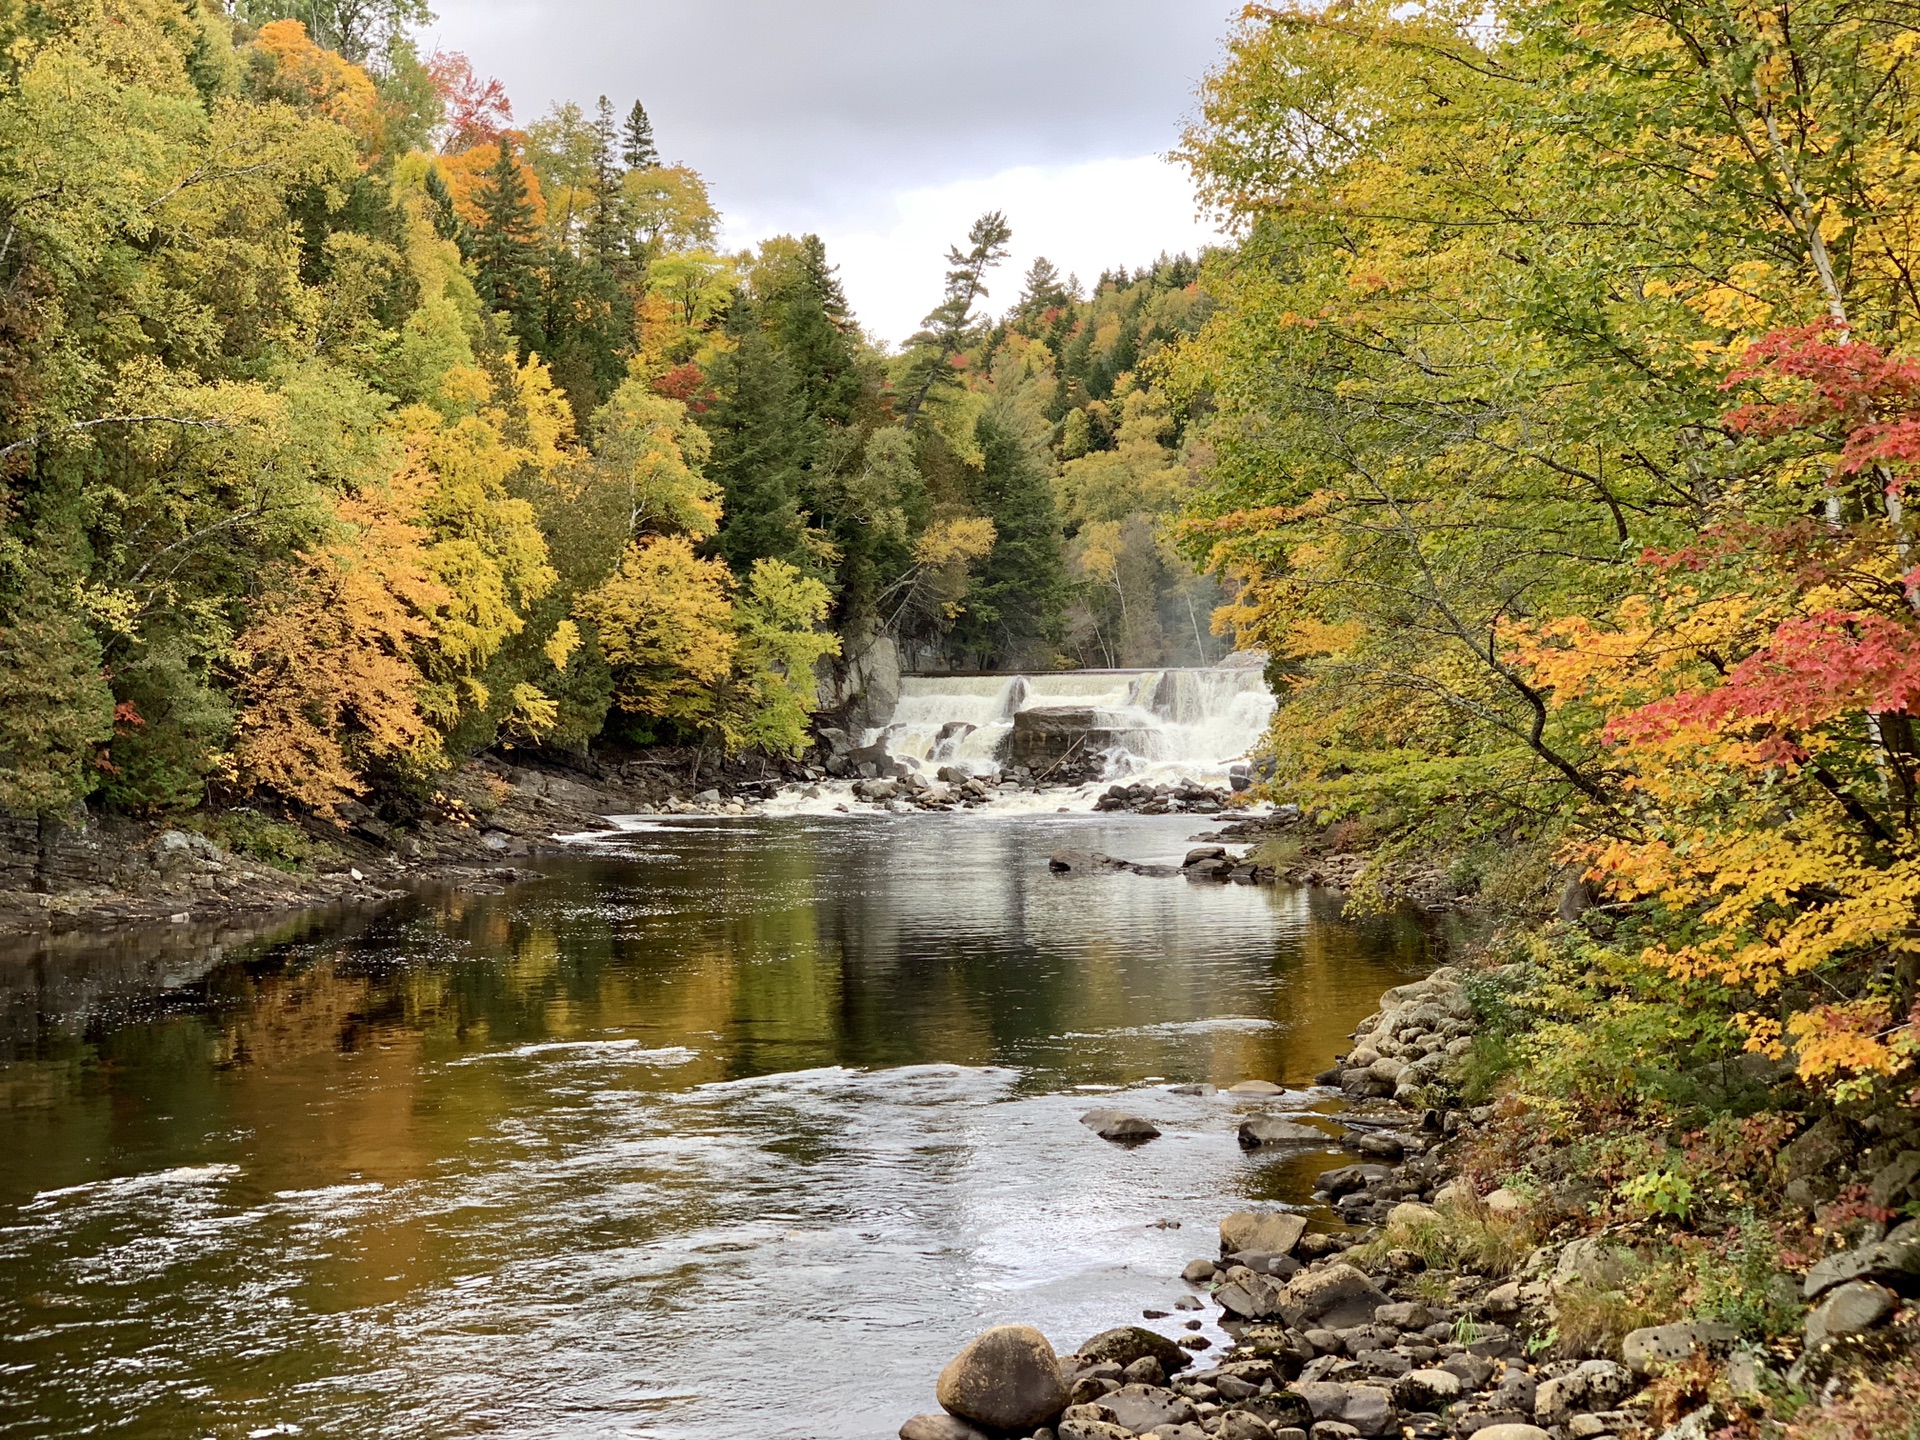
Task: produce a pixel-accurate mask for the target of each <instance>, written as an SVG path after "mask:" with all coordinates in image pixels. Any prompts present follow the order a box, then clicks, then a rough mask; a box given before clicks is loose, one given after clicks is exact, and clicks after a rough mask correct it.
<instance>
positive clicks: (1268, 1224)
mask: <svg viewBox="0 0 1920 1440" xmlns="http://www.w3.org/2000/svg"><path fill="white" fill-rule="evenodd" d="M1306 1229H1307V1217H1306V1216H1304V1215H1296V1214H1294V1213H1293V1211H1291V1210H1236V1211H1235V1212H1234V1213H1233V1214H1231V1215H1229V1216H1227V1218H1226V1219H1224V1220H1222V1221H1221V1222H1220V1253H1221V1254H1222V1255H1238V1254H1240V1253H1242V1252H1243V1251H1252V1252H1254V1253H1256V1254H1260V1255H1291V1254H1292V1253H1293V1247H1294V1246H1295V1245H1297V1244H1298V1243H1299V1242H1300V1237H1301V1236H1302V1235H1303V1234H1305V1233H1306Z"/></svg>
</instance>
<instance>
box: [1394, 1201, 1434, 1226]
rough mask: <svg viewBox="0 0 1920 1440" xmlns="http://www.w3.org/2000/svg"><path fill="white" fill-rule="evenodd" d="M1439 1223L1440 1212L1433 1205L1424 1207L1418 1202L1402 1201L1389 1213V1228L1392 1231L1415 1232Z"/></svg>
mask: <svg viewBox="0 0 1920 1440" xmlns="http://www.w3.org/2000/svg"><path fill="white" fill-rule="evenodd" d="M1439 1223H1440V1212H1439V1211H1438V1210H1436V1209H1434V1208H1433V1207H1432V1206H1431V1205H1422V1204H1421V1203H1420V1202H1419V1201H1418V1200H1402V1201H1401V1202H1400V1203H1399V1204H1398V1205H1396V1206H1394V1207H1393V1209H1391V1210H1389V1211H1388V1212H1387V1228H1388V1229H1390V1230H1392V1229H1398V1230H1414V1229H1418V1228H1420V1227H1422V1226H1427V1225H1438V1224H1439Z"/></svg>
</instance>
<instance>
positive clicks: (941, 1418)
mask: <svg viewBox="0 0 1920 1440" xmlns="http://www.w3.org/2000/svg"><path fill="white" fill-rule="evenodd" d="M900 1440H987V1437H986V1435H985V1433H984V1432H982V1431H979V1430H976V1429H974V1428H973V1426H971V1425H969V1424H968V1423H967V1422H966V1421H964V1420H962V1419H960V1418H959V1417H958V1416H957V1415H916V1416H914V1417H913V1418H912V1419H911V1420H909V1421H907V1423H906V1424H904V1425H902V1426H901V1427H900Z"/></svg>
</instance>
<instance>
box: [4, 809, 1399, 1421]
mask: <svg viewBox="0 0 1920 1440" xmlns="http://www.w3.org/2000/svg"><path fill="white" fill-rule="evenodd" d="M1193 828H1194V821H1193V820H1192V819H1190V818H1186V819H1183V818H1181V817H1164V818H1159V819H1145V818H1140V817H1116V818H1112V819H1105V818H1103V819H1099V820H1094V819H1090V818H1088V817H1073V818H1072V819H1067V818H1065V817H1062V818H1061V819H1060V820H1057V821H1054V820H1046V819H1040V820H1034V819H1026V820H1019V821H1009V820H1007V819H1004V818H1001V819H985V818H982V819H969V818H967V817H963V816H945V817H937V818H927V817H902V818H899V819H874V820H844V821H838V822H835V823H827V822H822V821H806V820H793V821H785V822H762V823H742V824H734V825H712V824H707V825H701V824H696V823H687V824H680V825H672V826H660V827H654V828H648V829H643V830H639V831H636V832H635V833H633V834H631V835H629V836H627V837H624V838H623V839H622V840H621V842H620V843H619V844H618V845H616V846H611V847H607V848H606V850H605V851H604V852H602V853H598V854H595V855H591V856H586V857H583V858H581V859H579V860H573V861H567V862H564V863H558V864H554V865H551V866H549V867H547V868H548V869H549V872H550V873H549V874H548V875H547V876H546V878H544V879H542V880H540V881H538V882H534V883H530V884H528V885H525V886H521V887H517V888H516V889H515V890H514V891H513V892H512V893H510V894H506V895H495V894H479V893H463V892H461V891H459V890H455V889H447V890H443V891H438V892H433V893H428V894H424V895H422V896H420V897H419V898H418V899H417V900H414V901H410V902H407V903H406V904H404V905H402V906H400V907H396V908H393V909H390V910H387V911H384V912H380V913H377V914H369V913H364V912H362V913H350V914H340V915H335V916H330V917H320V918H318V919H309V920H307V921H303V922H298V923H295V924H291V925H287V926H283V927H281V928H279V929H277V930H275V931H272V932H270V933H264V934H258V935H252V936H248V935H244V934H234V933H229V934H227V935H226V936H224V937H223V938H217V939H213V938H209V937H181V936H179V935H177V934H176V935H167V936H152V935H150V936H145V937H138V938H136V939H134V940H131V941H126V942H121V943H120V944H118V945H109V946H102V947H97V948H96V949H94V950H93V951H89V952H85V953H81V954H49V953H37V952H30V953H24V954H22V955H20V956H17V957H15V959H14V960H12V961H11V962H7V963H0V986H4V999H5V1002H6V1004H5V1015H6V1017H7V1019H6V1029H5V1031H4V1044H5V1046H6V1049H5V1051H4V1053H5V1055H6V1056H7V1059H6V1061H5V1062H4V1063H0V1107H3V1108H0V1145H4V1147H5V1152H4V1153H5V1154H6V1155H7V1156H8V1157H9V1163H8V1164H7V1166H6V1167H5V1169H4V1173H0V1261H4V1265H3V1266H0V1332H4V1335H5V1340H4V1342H3V1343H4V1348H0V1367H4V1368H3V1370H0V1373H5V1374H6V1376H7V1381H6V1383H5V1385H3V1386H0V1434H20V1435H34V1436H64V1435H77V1434H80V1433H83V1432H86V1431H89V1430H93V1429H100V1428H104V1429H110V1430H112V1431H113V1432H114V1433H118V1434H126V1435H141V1436H147V1435H151V1436H181V1435H209V1436H219V1437H226V1436H242V1435H255V1434H263V1433H282V1434H311V1435H328V1436H388V1435H393V1436H401V1435H405V1436H408V1437H418V1436H440V1435H465V1434H472V1433H477V1432H486V1433H497V1434H505V1435H512V1436H601V1435H607V1436H612V1435H623V1436H630V1435H648V1436H661V1437H719V1436H737V1435H740V1434H743V1433H745V1434H752V1435H755V1436H756V1437H865V1436H874V1437H879V1436H885V1435H890V1434H891V1433H892V1432H893V1429H894V1427H896V1426H897V1425H898V1424H899V1421H900V1419H901V1418H902V1417H903V1416H904V1415H906V1414H908V1413H911V1412H912V1411H913V1410H914V1409H916V1408H925V1407H926V1405H927V1404H928V1403H929V1402H930V1399H931V1389H930V1386H931V1377H932V1375H933V1374H934V1372H935V1370H937V1368H938V1365H939V1363H940V1362H941V1361H942V1360H943V1359H944V1358H945V1356H946V1355H947V1354H949V1353H951V1351H952V1350H953V1349H954V1348H956V1346H957V1345H958V1344H959V1343H960V1341H961V1340H962V1339H964V1337H965V1336H966V1335H967V1334H969V1333H971V1332H972V1331H974V1330H976V1329H978V1328H980V1327H981V1326H982V1325H984V1324H988V1323H993V1322H994V1321H997V1320H1002V1319H1010V1318H1019V1319H1025V1320H1029V1321H1032V1322H1034V1323H1038V1324H1040V1325H1041V1326H1042V1328H1043V1329H1045V1330H1047V1332H1048V1333H1049V1334H1050V1335H1052V1336H1053V1338H1054V1339H1055V1340H1056V1341H1057V1342H1060V1343H1062V1344H1063V1345H1071V1344H1072V1343H1074V1342H1075V1341H1077V1340H1079V1339H1081V1338H1083V1337H1084V1336H1085V1335H1086V1334H1087V1333H1090V1332H1091V1331H1092V1330H1094V1329H1098V1328H1103V1327H1104V1326H1105V1325H1107V1324H1109V1323H1112V1322H1113V1321H1114V1320H1115V1319H1116V1318H1118V1317H1120V1316H1122V1315H1124V1314H1125V1313H1126V1312H1127V1311H1129V1310H1137V1309H1138V1308H1140V1307H1141V1306H1142V1305H1147V1304H1153V1303H1156V1302H1158V1303H1162V1304H1164V1302H1165V1301H1166V1300H1167V1299H1168V1298H1170V1297H1171V1296H1172V1295H1173V1294H1175V1293H1178V1290H1179V1288H1180V1287H1179V1286H1178V1285H1177V1282H1175V1281H1174V1280H1173V1277H1174V1276H1175V1275H1177V1272H1178V1270H1179V1267H1180V1265H1181V1264H1182V1263H1183V1262H1184V1261H1185V1260H1186V1259H1187V1258H1189V1257H1190V1256H1191V1255H1194V1254H1199V1253H1204V1252H1206V1251H1207V1250H1209V1249H1210V1248H1211V1225H1212V1223H1213V1221H1214V1220H1215V1219H1217V1217H1218V1215H1219V1214H1220V1213H1221V1212H1222V1211H1223V1210H1224V1209H1225V1208H1228V1207H1229V1206H1230V1205H1231V1204H1232V1203H1233V1202H1234V1201H1236V1200H1239V1199H1242V1198H1245V1197H1249V1196H1252V1197H1257V1198H1262V1199H1272V1200H1299V1199H1300V1198H1301V1197H1302V1196H1303V1195H1304V1193H1305V1189H1306V1187H1307V1181H1308V1179H1309V1178H1310V1176H1311V1175H1312V1173H1313V1172H1315V1171H1316V1170H1318V1169H1320V1168H1323V1167H1324V1165H1325V1164H1327V1163H1328V1160H1327V1157H1326V1156H1325V1155H1310V1156H1291V1157H1265V1158H1262V1157H1253V1158H1249V1157H1244V1156H1242V1155H1241V1153H1240V1152H1239V1150H1238V1148H1237V1146H1235V1144H1234V1143H1233V1130H1234V1127H1235V1125H1236V1124H1237V1121H1238V1112H1239V1110H1240V1108H1241V1107H1239V1106H1236V1105H1234V1104H1232V1103H1229V1102H1227V1101H1226V1100H1224V1099H1223V1098H1222V1097H1219V1096H1176V1095H1172V1094H1170V1093H1168V1092H1167V1091H1166V1090H1165V1089H1164V1088H1163V1084H1162V1083H1161V1082H1167V1081H1178V1080H1203V1081H1211V1082H1213V1083H1214V1084H1216V1085H1227V1084H1231V1083H1232V1082H1233V1081H1235V1080H1238V1079H1241V1078H1244V1077H1247V1076H1262V1077H1266V1078H1271V1079H1276V1080H1280V1081H1282V1082H1285V1083H1288V1084H1291V1085H1295V1086H1304V1085H1305V1084H1306V1083H1307V1081H1308V1079H1309V1077H1310V1076H1311V1074H1312V1073H1313V1072H1314V1071H1316V1070H1318V1069H1319V1068H1320V1067H1321V1066H1323V1065H1324V1064H1325V1063H1326V1060H1327V1057H1328V1056H1329V1055H1330V1054H1331V1053H1332V1051H1333V1050H1334V1048H1335V1047H1336V1045H1337V1043H1338V1041H1339V1039H1340V1037H1341V1036H1342V1035H1343V1034H1344V1033H1345V1032H1346V1031H1347V1030H1349V1029H1350V1028H1351V1027H1352V1024H1353V1022H1354V1020H1355V1019H1357V1018H1358V1017H1359V1016H1360V1015H1361V1014H1364V1013H1365V1012H1366V1011H1367V1010H1368V1009H1369V1008H1371V1004H1372V1002H1373V1000H1374V998H1375V997H1376V996H1377V995H1378V994H1379V992H1380V991H1381V990H1382V989H1383V988H1385V987H1386V986H1387V985H1390V984H1393V983H1396V982H1397V981H1398V980H1399V979H1401V978H1404V976H1405V975H1406V974H1407V973H1409V972H1410V971H1411V970H1412V969H1414V968H1416V967H1418V966H1419V965H1420V964H1422V963H1423V961H1424V959H1425V957H1426V955H1427V953H1428V946H1429V944H1430V942H1431V937H1430V936H1429V935H1428V934H1427V932H1426V931H1425V930H1423V928H1422V927H1421V926H1420V925H1419V924H1417V923H1415V922H1414V921H1413V920H1411V919H1406V918H1401V919H1389V920H1380V921H1373V922H1368V923H1365V924H1348V923H1343V922H1341V921H1340V919H1339V918H1338V915H1337V907H1336V906H1335V905H1334V903H1333V902H1332V900H1331V899H1330V897H1327V896H1324V895H1317V894H1312V893H1309V892H1301V891H1280V892H1273V891H1267V890H1259V889H1253V888H1244V887H1216V886H1206V887H1200V886H1192V885H1188V884H1187V883H1185V882H1183V881H1178V880H1148V879H1143V878H1140V877H1136V876H1131V875H1109V876H1074V877H1056V876H1053V875H1050V874H1049V873H1048V872H1047V870H1046V868H1045V864H1044V860H1045V856H1046V854H1047V853H1048V851H1050V850H1051V849H1053V848H1055V847H1057V846H1058V845H1060V844H1063V843H1072V844H1074V845H1077V846H1082V847H1093V848H1104V849H1108V850H1111V851H1113V852H1114V853H1118V854H1125V855H1128V856H1130V857H1133V858H1140V859H1151V858H1163V857H1165V856H1169V855H1177V854H1178V853H1179V851H1180V850H1181V849H1183V848H1184V846H1185V843H1186V839H1187V836H1188V834H1189V832H1190V831H1191V830H1192V829H1193ZM196 940H198V942H199V943H197V944H196V943H195V941H196ZM1093 1087H1119V1088H1120V1089H1121V1090H1122V1092H1123V1093H1124V1094H1125V1095H1126V1097H1127V1103H1130V1104H1137V1105H1138V1106H1139V1107H1141V1108H1142V1109H1143V1110H1144V1111H1145V1112H1146V1113H1148V1114H1149V1115H1151V1116H1152V1117H1153V1118H1154V1119H1155V1120H1156V1122H1157V1123H1159V1124H1160V1125H1161V1127H1162V1128H1163V1129H1164V1130H1165V1131H1166V1134H1165V1136H1164V1138H1163V1139H1161V1140H1159V1141H1156V1142H1154V1143H1152V1144H1151V1145H1148V1146H1145V1147H1142V1148H1140V1149H1138V1150H1131V1151H1128V1150H1119V1149H1116V1148H1114V1147H1112V1146H1108V1145H1106V1144H1105V1143H1104V1142H1101V1141H1099V1140H1097V1139H1095V1138H1094V1137H1093V1136H1091V1135H1090V1134H1088V1132H1086V1131H1085V1130H1084V1128H1083V1127H1081V1126H1079V1125H1078V1124H1077V1123H1076V1122H1075V1117H1076V1116H1077V1115H1078V1114H1079V1112H1080V1110H1081V1109H1083V1108H1084V1106H1085V1105H1086V1103H1087V1096H1088V1094H1089V1093H1090V1092H1091V1090H1092V1088H1093ZM1289 1103H1291V1104H1295V1105H1301V1104H1307V1103H1313V1102H1312V1097H1309V1096H1306V1095H1299V1096H1295V1097H1293V1098H1292V1100H1291V1101H1290V1102H1289ZM1160 1221H1178V1222H1180V1223H1181V1224H1182V1225H1183V1226H1184V1227H1185V1228H1184V1229H1173V1228H1152V1227H1154V1226H1155V1224H1156V1222H1160ZM275 1427H279V1428H277V1429H276V1428H275Z"/></svg>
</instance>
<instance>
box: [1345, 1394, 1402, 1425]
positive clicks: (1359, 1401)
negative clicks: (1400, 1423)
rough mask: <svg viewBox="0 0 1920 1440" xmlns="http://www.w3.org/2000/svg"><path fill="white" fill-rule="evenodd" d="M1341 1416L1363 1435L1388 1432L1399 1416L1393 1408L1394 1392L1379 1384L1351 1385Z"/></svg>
mask: <svg viewBox="0 0 1920 1440" xmlns="http://www.w3.org/2000/svg"><path fill="white" fill-rule="evenodd" d="M1340 1418H1341V1419H1342V1420H1344V1421H1346V1422H1347V1424H1349V1425H1351V1426H1353V1428H1354V1429H1355V1430H1357V1431H1359V1432H1360V1433H1361V1434H1362V1435H1385V1434H1388V1433H1390V1432H1391V1431H1392V1429H1393V1422H1394V1421H1395V1419H1397V1418H1398V1417H1397V1416H1396V1415H1395V1413H1394V1408H1393V1392H1392V1391H1391V1390H1388V1389H1386V1388H1384V1387H1383V1386H1379V1385H1349V1386H1348V1387H1347V1403H1346V1406H1345V1408H1343V1409H1342V1410H1341V1412H1340Z"/></svg>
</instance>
